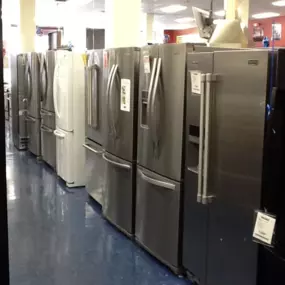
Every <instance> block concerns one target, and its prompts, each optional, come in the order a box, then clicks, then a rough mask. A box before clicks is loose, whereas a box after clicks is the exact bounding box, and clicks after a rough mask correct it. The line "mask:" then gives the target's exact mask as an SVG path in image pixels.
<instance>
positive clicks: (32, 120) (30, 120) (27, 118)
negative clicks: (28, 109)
mask: <svg viewBox="0 0 285 285" xmlns="http://www.w3.org/2000/svg"><path fill="white" fill-rule="evenodd" d="M25 121H27V122H33V123H34V122H35V121H36V120H35V119H34V118H31V117H29V116H28V117H26V118H25Z"/></svg>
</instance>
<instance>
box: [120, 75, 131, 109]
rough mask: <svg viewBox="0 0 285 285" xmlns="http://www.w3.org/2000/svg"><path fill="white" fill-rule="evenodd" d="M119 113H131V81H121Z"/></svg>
mask: <svg viewBox="0 0 285 285" xmlns="http://www.w3.org/2000/svg"><path fill="white" fill-rule="evenodd" d="M120 109H121V111H125V112H130V111H131V80H129V79H121V108H120Z"/></svg>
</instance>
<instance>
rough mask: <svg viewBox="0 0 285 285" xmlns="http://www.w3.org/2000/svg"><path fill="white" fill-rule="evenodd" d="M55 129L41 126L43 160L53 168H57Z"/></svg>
mask: <svg viewBox="0 0 285 285" xmlns="http://www.w3.org/2000/svg"><path fill="white" fill-rule="evenodd" d="M53 132H54V129H50V128H48V127H46V126H44V125H42V126H41V145H42V157H43V160H44V161H45V162H46V163H47V164H49V165H50V166H51V167H52V168H54V169H55V168H56V138H55V136H54V134H53Z"/></svg>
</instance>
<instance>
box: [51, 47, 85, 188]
mask: <svg viewBox="0 0 285 285" xmlns="http://www.w3.org/2000/svg"><path fill="white" fill-rule="evenodd" d="M53 97H54V98H53V101H54V109H55V114H56V129H55V131H54V135H55V136H56V170H57V174H58V176H60V177H61V178H62V179H63V180H64V181H65V182H66V185H67V186H68V187H79V186H85V149H84V148H83V144H84V141H85V79H84V62H83V58H82V55H81V54H79V53H74V52H69V51H66V50H58V51H57V52H56V65H55V70H54V82H53Z"/></svg>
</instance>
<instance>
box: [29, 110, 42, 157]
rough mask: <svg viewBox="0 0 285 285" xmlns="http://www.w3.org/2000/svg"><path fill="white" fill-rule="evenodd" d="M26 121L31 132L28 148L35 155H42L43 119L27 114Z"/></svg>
mask: <svg viewBox="0 0 285 285" xmlns="http://www.w3.org/2000/svg"><path fill="white" fill-rule="evenodd" d="M26 122H27V126H28V134H29V142H28V149H29V151H30V152H31V153H33V154H34V155H36V156H41V130H40V126H41V120H40V119H35V118H32V117H30V116H27V117H26Z"/></svg>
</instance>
